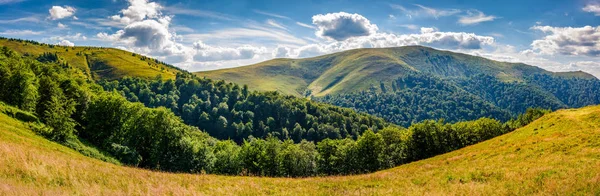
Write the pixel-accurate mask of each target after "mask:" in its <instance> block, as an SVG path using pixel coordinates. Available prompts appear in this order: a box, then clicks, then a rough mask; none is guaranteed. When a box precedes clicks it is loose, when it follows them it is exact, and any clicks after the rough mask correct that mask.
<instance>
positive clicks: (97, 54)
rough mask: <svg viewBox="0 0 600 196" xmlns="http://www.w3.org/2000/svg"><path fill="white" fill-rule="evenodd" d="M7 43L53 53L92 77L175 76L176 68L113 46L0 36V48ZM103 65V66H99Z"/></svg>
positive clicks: (26, 50) (36, 52)
mask: <svg viewBox="0 0 600 196" xmlns="http://www.w3.org/2000/svg"><path fill="white" fill-rule="evenodd" d="M1 46H6V47H8V48H10V49H11V50H14V51H16V52H19V53H21V54H26V53H27V54H30V55H40V54H43V53H44V52H49V53H56V54H58V56H59V57H60V58H62V59H63V60H64V61H65V62H67V63H69V65H71V66H73V67H77V68H80V69H81V70H82V71H83V72H84V73H85V74H87V75H88V76H93V77H94V78H95V79H118V78H122V77H125V76H129V77H141V78H155V77H156V76H158V75H160V76H161V77H162V78H164V79H174V78H175V75H176V73H177V72H178V70H176V69H174V68H172V67H169V66H165V65H163V64H159V63H156V62H155V61H154V60H152V59H144V60H142V58H141V56H140V55H135V56H133V55H132V54H131V52H127V51H124V50H119V49H114V48H96V47H64V46H54V47H49V46H47V45H35V44H31V43H25V42H23V43H22V42H17V41H10V40H4V39H0V47H1ZM100 65H103V66H100Z"/></svg>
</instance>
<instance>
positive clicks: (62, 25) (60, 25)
mask: <svg viewBox="0 0 600 196" xmlns="http://www.w3.org/2000/svg"><path fill="white" fill-rule="evenodd" d="M56 26H57V27H58V28H59V29H66V28H67V27H68V26H67V25H64V24H63V23H60V22H59V23H58V24H57V25H56Z"/></svg>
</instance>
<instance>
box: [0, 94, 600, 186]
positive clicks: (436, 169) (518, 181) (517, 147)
mask: <svg viewBox="0 0 600 196" xmlns="http://www.w3.org/2000/svg"><path fill="white" fill-rule="evenodd" d="M599 116H600V107H599V106H594V107H586V108H581V109H573V110H561V111H557V112H555V113H552V114H548V115H546V116H544V117H542V118H541V119H539V120H537V121H535V122H533V123H531V124H529V125H528V126H526V127H523V128H521V129H518V130H516V131H514V132H511V133H508V134H505V135H502V136H499V137H497V138H494V139H491V140H488V141H485V142H482V143H479V144H476V145H473V146H469V147H466V148H463V149H460V150H457V151H454V152H450V153H447V154H443V155H440V156H436V157H433V158H430V159H426V160H422V161H417V162H413V163H410V164H406V165H402V166H399V167H396V168H393V169H389V170H385V171H380V172H376V173H372V174H365V175H354V176H333V177H313V178H300V179H294V178H265V177H233V176H217V175H194V174H174V173H164V172H155V171H148V170H143V169H138V168H131V167H124V166H118V165H114V164H110V163H106V162H102V161H100V160H96V159H93V158H89V157H85V156H83V155H81V154H79V153H78V152H76V151H74V150H71V149H69V148H67V147H64V146H61V145H58V144H56V143H54V142H49V141H48V140H46V139H44V138H42V137H40V136H37V135H35V134H34V133H33V132H32V131H31V130H30V128H29V126H28V125H27V124H26V123H23V122H20V121H18V120H16V119H13V118H10V117H8V116H6V115H4V114H0V165H2V167H0V194H3V195H4V194H6V195H39V194H43V195H46V194H49V195H57V194H65V195H79V194H84V195H115V194H117V195H118V194H127V195H148V194H159V195H179V194H181V195H193V194H200V195H204V194H208V195H362V194H365V193H369V194H374V195H424V194H431V195H496V194H500V195H511V194H516V195H530V194H539V195H598V194H600V175H599V174H600V156H599V154H600V153H599V152H600V143H599V141H600V132H599V130H600V126H599V125H598V122H599V121H600V118H599Z"/></svg>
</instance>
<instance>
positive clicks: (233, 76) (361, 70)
mask: <svg viewBox="0 0 600 196" xmlns="http://www.w3.org/2000/svg"><path fill="white" fill-rule="evenodd" d="M195 74H196V75H198V76H201V77H207V78H213V79H223V80H227V81H232V82H235V83H238V84H247V85H248V86H249V87H250V88H253V89H258V90H267V91H279V92H281V93H284V94H289V95H294V96H301V97H304V96H310V97H311V98H312V99H313V100H316V101H320V102H324V103H329V104H333V105H337V106H341V107H348V108H353V109H355V110H357V111H360V112H365V113H369V114H372V115H376V116H378V117H382V118H384V119H385V120H387V121H390V122H393V123H396V124H399V125H402V126H410V125H411V124H412V123H415V122H419V121H423V120H426V119H445V120H447V121H449V122H458V121H462V120H474V119H477V118H480V117H492V118H495V119H499V120H507V119H509V118H511V117H515V116H516V115H518V114H520V113H523V112H525V109H526V108H530V107H543V108H549V109H552V110H556V109H561V108H577V107H583V106H587V105H595V104H600V80H598V79H597V78H595V77H594V76H592V75H590V74H588V73H585V72H581V71H578V72H550V71H546V70H544V69H541V68H539V67H535V66H530V65H526V64H522V63H507V62H499V61H494V60H489V59H485V58H482V57H477V56H471V55H467V54H461V53H454V52H449V51H442V50H436V49H433V48H428V47H423V46H405V47H396V48H366V49H355V50H348V51H344V52H339V53H334V54H329V55H324V56H319V57H314V58H307V59H275V60H270V61H266V62H262V63H259V64H255V65H249V66H244V67H238V68H231V69H223V70H216V71H206V72H197V73H195Z"/></svg>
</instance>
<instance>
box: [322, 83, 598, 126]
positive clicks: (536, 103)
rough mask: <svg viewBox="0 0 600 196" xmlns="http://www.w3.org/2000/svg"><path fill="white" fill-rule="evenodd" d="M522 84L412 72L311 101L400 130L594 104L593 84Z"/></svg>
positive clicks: (506, 118) (595, 102)
mask: <svg viewBox="0 0 600 196" xmlns="http://www.w3.org/2000/svg"><path fill="white" fill-rule="evenodd" d="M526 80H528V81H530V82H529V83H524V82H518V81H514V82H504V81H500V80H499V79H497V78H496V77H493V76H489V75H485V74H476V75H473V76H470V77H466V78H464V79H463V78H456V79H448V80H444V79H441V78H439V77H436V76H433V75H430V74H424V73H417V72H415V73H410V74H406V75H405V76H402V77H400V78H398V79H396V80H395V81H394V82H392V83H391V85H386V84H384V83H381V84H380V85H379V86H373V87H372V88H371V89H369V90H365V91H360V92H355V93H344V94H338V95H327V96H324V97H316V98H314V100H316V101H320V102H324V103H329V104H333V105H337V106H342V107H348V108H354V109H355V110H357V111H359V112H365V113H369V114H373V115H376V116H379V117H382V118H384V119H385V120H387V121H390V122H393V123H396V124H399V125H402V126H405V127H406V126H410V125H411V124H413V123H416V122H420V121H423V120H426V119H445V120H446V121H448V122H459V121H465V120H474V119H478V118H480V117H489V118H494V119H498V120H500V121H506V120H508V119H510V118H514V117H516V116H517V115H519V114H522V113H523V112H525V110H526V109H527V108H532V107H544V108H548V109H551V110H556V109H560V108H567V107H582V106H585V105H591V104H598V103H600V97H599V95H600V81H599V80H592V79H581V78H561V77H558V76H552V75H548V74H536V75H532V76H528V77H526ZM531 84H533V85H531Z"/></svg>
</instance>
